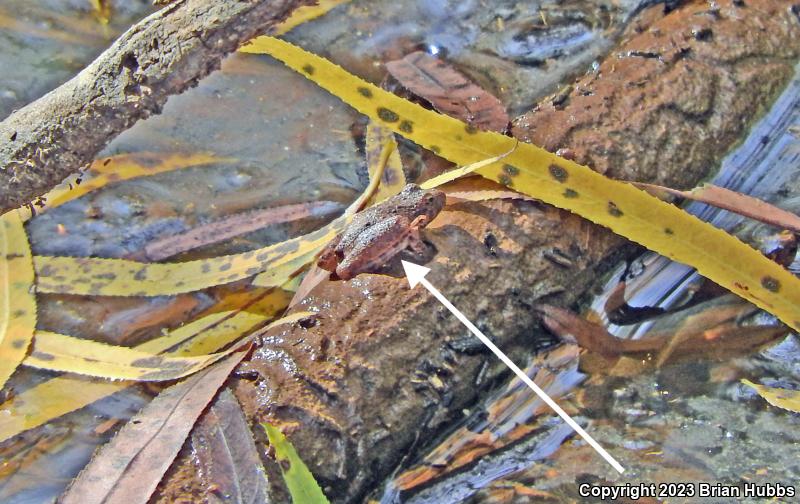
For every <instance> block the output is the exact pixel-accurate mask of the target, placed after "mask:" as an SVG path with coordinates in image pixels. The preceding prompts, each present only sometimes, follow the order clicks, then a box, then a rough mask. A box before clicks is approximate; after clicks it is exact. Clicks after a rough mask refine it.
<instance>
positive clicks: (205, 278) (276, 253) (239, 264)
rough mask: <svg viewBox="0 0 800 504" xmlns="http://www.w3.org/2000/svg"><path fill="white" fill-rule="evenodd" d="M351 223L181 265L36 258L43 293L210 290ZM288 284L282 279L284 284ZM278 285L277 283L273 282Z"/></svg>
mask: <svg viewBox="0 0 800 504" xmlns="http://www.w3.org/2000/svg"><path fill="white" fill-rule="evenodd" d="M345 223H346V219H342V218H340V219H337V220H335V221H333V222H332V223H331V224H329V225H328V226H325V227H323V228H321V229H318V230H317V231H314V232H312V233H309V234H307V235H303V236H299V237H297V238H292V239H290V240H286V241H284V242H281V243H277V244H274V245H270V246H267V247H263V248H261V249H257V250H251V251H249V252H243V253H240V254H233V255H228V256H221V257H213V258H210V259H200V260H195V261H185V262H179V263H142V262H138V261H129V260H126V259H100V258H93V257H82V258H78V257H49V256H35V257H34V267H35V268H36V274H37V284H36V288H37V291H38V292H48V293H60V294H79V295H89V296H165V295H174V294H181V293H184V292H191V291H195V290H200V289H205V288H207V287H211V286H214V285H222V284H226V283H230V282H235V281H237V280H243V279H245V278H248V277H251V276H254V275H257V274H258V273H260V272H262V271H265V270H269V269H274V268H279V267H280V266H282V265H285V264H287V263H290V262H291V261H292V260H294V259H296V258H298V257H300V256H304V255H306V254H307V253H308V252H309V251H315V253H316V251H317V250H319V248H321V247H323V246H324V245H325V244H326V243H327V242H328V241H329V240H330V239H331V238H333V237H334V236H336V234H337V233H338V232H339V231H340V230H341V229H342V228H343V227H344V224H345ZM284 281H285V280H283V281H280V282H278V283H277V285H280V284H281V283H283V282H284ZM273 285H275V284H273Z"/></svg>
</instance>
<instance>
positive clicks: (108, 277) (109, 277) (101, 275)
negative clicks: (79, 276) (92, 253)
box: [93, 271, 117, 280]
mask: <svg viewBox="0 0 800 504" xmlns="http://www.w3.org/2000/svg"><path fill="white" fill-rule="evenodd" d="M93 278H95V279H96V280H114V279H115V278H117V275H116V273H112V272H110V271H109V272H108V273H99V274H97V275H95V276H94V277H93Z"/></svg>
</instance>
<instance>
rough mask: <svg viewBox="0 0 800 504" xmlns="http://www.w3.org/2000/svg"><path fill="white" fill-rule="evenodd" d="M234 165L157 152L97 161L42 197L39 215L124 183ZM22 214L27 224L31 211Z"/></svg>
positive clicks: (222, 159) (216, 159)
mask: <svg viewBox="0 0 800 504" xmlns="http://www.w3.org/2000/svg"><path fill="white" fill-rule="evenodd" d="M231 161H234V158H225V157H216V156H213V155H211V154H174V153H170V154H161V153H156V152H135V153H130V154H119V155H116V156H111V157H107V158H103V159H98V160H97V161H94V162H93V163H92V164H91V165H90V166H89V169H88V170H86V172H84V173H80V174H77V175H71V176H70V177H68V178H67V179H66V180H65V181H64V182H62V183H61V184H59V185H57V186H56V187H55V188H53V189H52V190H51V191H50V192H48V193H47V194H45V195H44V196H42V197H41V198H40V201H41V202H42V203H43V204H44V206H43V207H41V208H37V210H36V212H39V213H41V212H43V211H45V210H47V209H48V208H55V207H57V206H60V205H63V204H64V203H66V202H68V201H72V200H74V199H77V198H80V197H81V196H83V195H84V194H88V193H90V192H92V191H96V190H98V189H101V188H102V187H104V186H106V185H108V184H111V183H115V182H119V181H122V180H129V179H134V178H139V177H147V176H150V175H155V174H157V173H164V172H169V171H174V170H180V169H183V168H189V167H192V166H203V165H207V164H213V163H229V162H231ZM19 211H20V213H21V214H22V218H23V219H24V220H28V219H29V218H31V216H32V215H33V212H32V211H31V209H30V208H29V207H22V208H20V209H19Z"/></svg>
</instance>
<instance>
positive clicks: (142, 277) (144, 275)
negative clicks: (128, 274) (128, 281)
mask: <svg viewBox="0 0 800 504" xmlns="http://www.w3.org/2000/svg"><path fill="white" fill-rule="evenodd" d="M133 279H134V280H138V281H140V282H141V281H143V280H145V279H147V266H145V267H143V268H142V269H140V270H139V271H137V272H136V274H135V275H133Z"/></svg>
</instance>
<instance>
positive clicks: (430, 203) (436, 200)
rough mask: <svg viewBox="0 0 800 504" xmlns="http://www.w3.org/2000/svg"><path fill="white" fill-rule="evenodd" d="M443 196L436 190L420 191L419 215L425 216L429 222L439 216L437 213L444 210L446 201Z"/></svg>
mask: <svg viewBox="0 0 800 504" xmlns="http://www.w3.org/2000/svg"><path fill="white" fill-rule="evenodd" d="M446 199H447V198H446V196H445V194H444V193H443V192H442V191H440V190H438V189H428V190H427V191H422V194H421V195H420V205H419V214H420V215H423V214H424V215H426V216H427V217H428V219H429V220H433V218H434V217H436V216H437V215H439V212H441V211H442V208H444V203H445V200H446Z"/></svg>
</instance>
